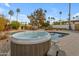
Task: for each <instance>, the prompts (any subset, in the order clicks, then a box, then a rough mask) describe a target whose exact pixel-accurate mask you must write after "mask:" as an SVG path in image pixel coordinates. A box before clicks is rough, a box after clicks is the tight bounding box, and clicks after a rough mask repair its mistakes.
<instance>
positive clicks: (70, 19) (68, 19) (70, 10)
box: [68, 3, 72, 30]
mask: <svg viewBox="0 0 79 59" xmlns="http://www.w3.org/2000/svg"><path fill="white" fill-rule="evenodd" d="M70 20H71V3H69V19H68V22H69V30H72V28H71V23H70Z"/></svg>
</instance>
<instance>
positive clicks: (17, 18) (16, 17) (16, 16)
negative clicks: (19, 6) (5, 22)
mask: <svg viewBox="0 0 79 59" xmlns="http://www.w3.org/2000/svg"><path fill="white" fill-rule="evenodd" d="M16 19H17V21H18V13H17V16H16Z"/></svg>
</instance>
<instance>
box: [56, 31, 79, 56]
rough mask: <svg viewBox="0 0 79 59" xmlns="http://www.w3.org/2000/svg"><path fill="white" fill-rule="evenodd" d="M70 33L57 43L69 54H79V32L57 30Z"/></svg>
mask: <svg viewBox="0 0 79 59" xmlns="http://www.w3.org/2000/svg"><path fill="white" fill-rule="evenodd" d="M57 32H64V33H69V35H68V36H65V37H63V38H60V41H59V42H58V43H57V45H59V46H60V47H61V49H63V50H64V51H65V53H66V55H67V56H79V32H74V31H57Z"/></svg>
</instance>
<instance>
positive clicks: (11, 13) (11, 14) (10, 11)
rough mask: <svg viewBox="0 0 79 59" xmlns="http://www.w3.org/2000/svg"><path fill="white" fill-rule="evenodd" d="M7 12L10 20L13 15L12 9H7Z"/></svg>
mask: <svg viewBox="0 0 79 59" xmlns="http://www.w3.org/2000/svg"><path fill="white" fill-rule="evenodd" d="M8 14H9V15H10V20H11V16H13V14H14V12H13V10H9V12H8Z"/></svg>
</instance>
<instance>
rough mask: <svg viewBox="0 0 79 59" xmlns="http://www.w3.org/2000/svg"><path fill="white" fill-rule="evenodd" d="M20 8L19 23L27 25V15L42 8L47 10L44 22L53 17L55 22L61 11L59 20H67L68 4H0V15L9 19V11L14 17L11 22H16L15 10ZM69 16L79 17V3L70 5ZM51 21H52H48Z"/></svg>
mask: <svg viewBox="0 0 79 59" xmlns="http://www.w3.org/2000/svg"><path fill="white" fill-rule="evenodd" d="M17 8H20V13H19V21H20V22H27V23H29V19H28V18H27V15H30V14H31V13H32V12H33V11H34V10H35V9H38V8H42V9H44V10H47V13H46V20H49V19H48V17H49V16H50V17H55V18H56V21H58V20H59V19H60V15H59V12H60V11H62V15H61V19H62V20H67V18H68V10H69V9H68V3H0V14H4V15H5V16H6V18H10V16H9V15H8V11H9V10H13V11H14V15H13V16H12V19H11V20H16V9H17ZM71 15H72V17H73V16H76V15H79V3H72V4H71ZM49 21H52V22H53V20H51V19H50V20H49Z"/></svg>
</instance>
